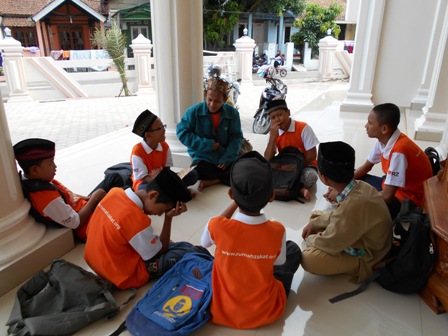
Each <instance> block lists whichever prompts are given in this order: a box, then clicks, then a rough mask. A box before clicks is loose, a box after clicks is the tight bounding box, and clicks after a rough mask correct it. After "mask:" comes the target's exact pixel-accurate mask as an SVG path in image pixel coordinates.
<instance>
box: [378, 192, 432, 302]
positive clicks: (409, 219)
mask: <svg viewBox="0 0 448 336" xmlns="http://www.w3.org/2000/svg"><path fill="white" fill-rule="evenodd" d="M434 252H435V251H434V244H433V242H432V239H431V228H430V225H429V217H428V215H427V214H424V213H423V210H422V209H421V208H419V207H417V206H416V205H415V204H414V203H412V202H411V201H410V200H408V199H403V201H402V203H401V209H400V213H399V215H398V216H397V218H395V221H394V237H393V242H392V248H391V251H390V253H389V255H388V256H387V257H386V258H385V260H384V261H383V262H381V263H380V264H378V265H377V267H376V268H377V270H376V271H377V272H378V273H379V276H378V278H377V279H376V281H377V282H378V283H379V284H380V285H381V287H383V288H385V289H387V290H389V291H392V292H395V293H402V294H409V293H416V292H418V291H420V290H421V289H422V288H423V287H424V286H425V284H426V281H427V280H428V277H429V274H430V273H431V270H432V267H433V265H434V261H435V253H434Z"/></svg>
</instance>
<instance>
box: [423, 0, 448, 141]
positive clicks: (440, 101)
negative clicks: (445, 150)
mask: <svg viewBox="0 0 448 336" xmlns="http://www.w3.org/2000/svg"><path fill="white" fill-rule="evenodd" d="M443 9H444V11H443V26H442V27H441V32H440V34H437V35H436V36H434V37H435V38H436V37H437V39H436V40H434V41H431V44H436V45H437V52H436V55H435V58H434V60H433V63H434V65H433V69H432V75H431V81H430V85H429V90H428V98H427V101H426V105H425V107H423V115H422V116H421V117H420V118H418V119H417V120H416V121H415V139H416V140H428V141H440V140H441V139H442V135H443V132H444V130H445V124H446V121H447V116H448V115H447V112H448V95H447V92H448V82H447V78H448V77H447V76H448V48H447V44H446V40H447V38H448V6H447V5H446V4H445V5H444V8H443ZM438 15H439V16H440V14H438Z"/></svg>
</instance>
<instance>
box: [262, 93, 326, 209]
mask: <svg viewBox="0 0 448 336" xmlns="http://www.w3.org/2000/svg"><path fill="white" fill-rule="evenodd" d="M266 108H267V112H268V113H269V117H270V119H271V122H272V124H271V129H270V131H269V141H268V145H267V146H266V150H265V151H264V157H265V158H266V160H271V159H272V158H273V157H274V156H275V154H276V153H277V151H278V152H281V151H282V150H283V149H284V148H285V147H288V146H292V147H295V148H297V149H298V150H300V151H301V152H302V153H303V155H304V158H305V162H304V164H303V169H302V171H301V173H300V182H301V187H300V190H299V195H300V196H301V197H303V198H304V199H305V200H306V201H307V202H309V201H310V200H311V195H310V191H309V189H310V188H311V187H312V186H313V185H314V184H315V183H316V181H317V179H318V176H317V161H316V157H317V150H316V146H317V145H318V144H319V140H318V139H317V137H316V135H315V134H314V131H313V129H312V128H311V126H309V125H308V124H307V123H305V122H303V121H297V120H292V119H291V112H290V111H289V109H288V105H286V101H285V100H282V99H278V100H272V101H270V102H269V103H268V106H267V107H266Z"/></svg>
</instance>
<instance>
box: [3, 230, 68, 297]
mask: <svg viewBox="0 0 448 336" xmlns="http://www.w3.org/2000/svg"><path fill="white" fill-rule="evenodd" d="M74 247H75V243H74V239H73V232H72V230H71V229H66V228H60V229H57V228H48V229H47V230H46V232H45V235H44V237H43V238H42V239H41V240H40V242H39V243H38V244H36V246H34V247H33V248H31V249H30V250H29V251H28V252H27V253H26V254H25V255H22V256H20V257H18V258H17V259H15V260H12V261H10V262H8V263H6V264H4V265H2V266H1V267H0V279H2V281H0V296H3V295H4V294H5V293H6V292H8V291H10V290H11V289H13V288H14V287H16V286H17V285H19V284H20V283H22V282H24V281H25V280H27V279H28V278H30V277H31V276H33V275H34V274H35V273H37V272H38V271H40V270H41V269H43V268H44V267H46V266H48V265H49V264H50V263H51V262H52V260H53V259H57V258H60V257H62V256H63V255H64V254H66V253H67V252H68V251H70V250H72V249H73V248H74Z"/></svg>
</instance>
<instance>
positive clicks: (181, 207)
mask: <svg viewBox="0 0 448 336" xmlns="http://www.w3.org/2000/svg"><path fill="white" fill-rule="evenodd" d="M187 210H188V209H187V205H186V204H185V203H183V202H177V204H176V206H175V207H174V208H172V209H171V210H170V211H167V212H165V216H166V217H169V218H173V217H175V216H179V215H180V214H181V213H183V212H186V211H187Z"/></svg>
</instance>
